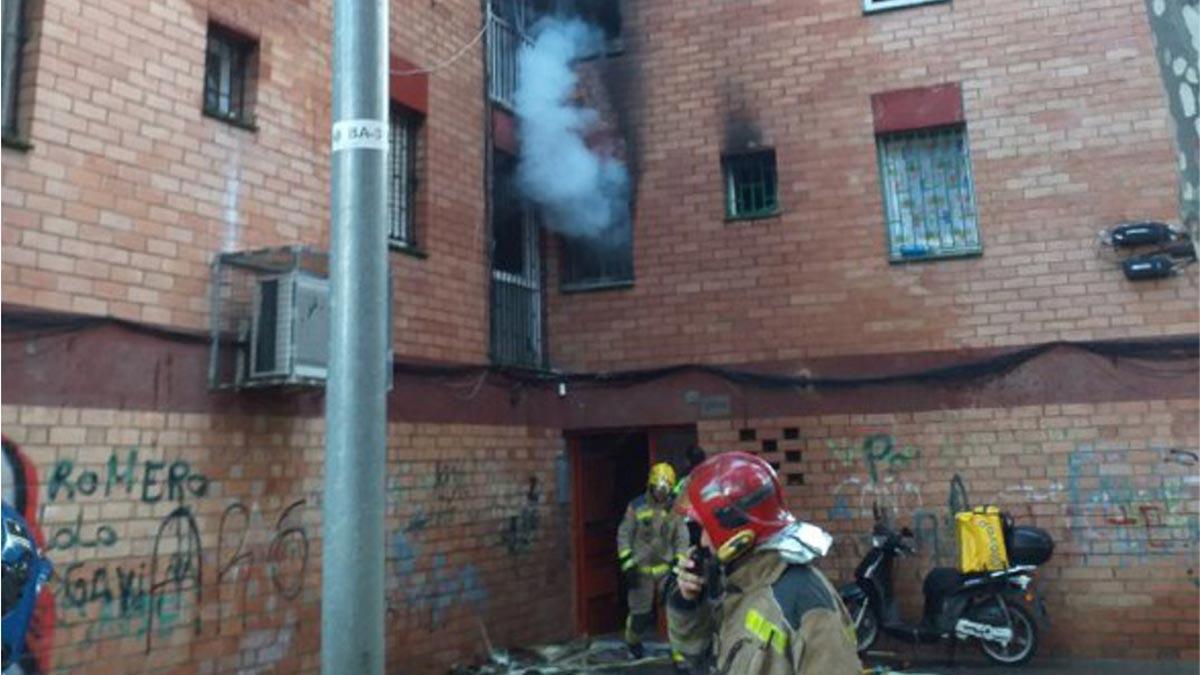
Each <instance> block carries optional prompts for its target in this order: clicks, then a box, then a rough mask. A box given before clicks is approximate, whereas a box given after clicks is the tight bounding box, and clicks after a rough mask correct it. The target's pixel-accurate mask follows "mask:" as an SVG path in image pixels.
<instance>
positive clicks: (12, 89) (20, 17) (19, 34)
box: [3, 0, 25, 139]
mask: <svg viewBox="0 0 1200 675" xmlns="http://www.w3.org/2000/svg"><path fill="white" fill-rule="evenodd" d="M24 46H25V3H24V2H22V0H4V70H3V72H4V83H3V84H4V94H3V96H4V120H3V131H4V137H5V138H6V139H7V138H10V137H16V136H18V135H19V129H18V128H17V99H18V92H19V91H20V88H21V52H22V51H23V50H24Z"/></svg>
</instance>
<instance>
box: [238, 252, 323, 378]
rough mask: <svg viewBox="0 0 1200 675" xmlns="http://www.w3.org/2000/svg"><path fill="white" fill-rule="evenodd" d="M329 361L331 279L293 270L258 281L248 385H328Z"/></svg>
mask: <svg viewBox="0 0 1200 675" xmlns="http://www.w3.org/2000/svg"><path fill="white" fill-rule="evenodd" d="M328 362H329V280H328V279H322V278H319V277H315V276H312V275H310V274H305V273H304V272H301V271H292V272H288V273H286V274H281V275H278V276H268V277H261V278H259V279H257V283H256V286H255V288H254V303H253V314H252V316H251V324H250V362H249V363H248V364H247V368H246V379H247V380H248V381H249V382H263V381H295V380H324V379H325V372H326V366H327V365H328Z"/></svg>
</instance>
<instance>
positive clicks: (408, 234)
mask: <svg viewBox="0 0 1200 675" xmlns="http://www.w3.org/2000/svg"><path fill="white" fill-rule="evenodd" d="M419 125H420V119H419V118H418V117H417V116H416V115H414V114H413V113H410V112H408V111H407V110H405V109H403V108H401V107H400V106H396V105H393V106H392V109H391V113H390V116H389V120H388V164H389V169H388V171H389V174H388V177H389V180H388V243H389V244H392V245H395V246H401V247H406V248H413V247H415V246H416V245H417V237H416V225H415V223H416V219H415V210H416V209H415V202H416V196H417V128H418V127H419Z"/></svg>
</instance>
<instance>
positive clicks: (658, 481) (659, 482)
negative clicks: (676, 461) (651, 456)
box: [646, 462, 675, 492]
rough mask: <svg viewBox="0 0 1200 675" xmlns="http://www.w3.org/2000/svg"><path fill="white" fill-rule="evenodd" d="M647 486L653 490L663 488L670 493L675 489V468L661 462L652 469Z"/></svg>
mask: <svg viewBox="0 0 1200 675" xmlns="http://www.w3.org/2000/svg"><path fill="white" fill-rule="evenodd" d="M646 486H647V487H649V488H650V489H651V490H653V489H654V488H656V487H660V486H661V487H663V488H665V489H666V490H667V492H670V491H672V490H674V489H675V468H674V467H672V466H671V465H670V464H667V463H666V462H659V463H658V464H655V465H654V466H652V467H650V480H648V481H646Z"/></svg>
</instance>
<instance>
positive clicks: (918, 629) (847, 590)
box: [839, 524, 1054, 666]
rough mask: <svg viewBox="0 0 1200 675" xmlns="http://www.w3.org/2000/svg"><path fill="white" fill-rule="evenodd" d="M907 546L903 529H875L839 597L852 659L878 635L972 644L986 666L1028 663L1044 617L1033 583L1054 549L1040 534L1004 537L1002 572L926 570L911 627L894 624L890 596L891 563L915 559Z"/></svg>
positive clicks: (1031, 530)
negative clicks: (852, 635)
mask: <svg viewBox="0 0 1200 675" xmlns="http://www.w3.org/2000/svg"><path fill="white" fill-rule="evenodd" d="M911 538H912V532H911V531H910V530H909V529H908V528H904V529H902V530H901V531H900V532H895V531H893V530H892V529H890V528H889V527H887V526H886V525H883V524H877V525H876V526H875V529H874V532H873V536H872V538H871V544H872V545H871V550H870V551H868V552H867V554H866V556H864V557H863V559H862V562H861V563H859V565H858V568H857V569H856V570H855V571H854V582H853V583H850V584H846V585H845V586H843V587H842V588H841V589H839V590H840V595H841V597H842V602H844V603H845V605H846V608H847V609H848V610H849V611H850V616H851V618H852V619H853V620H854V627H855V631H856V633H857V637H858V650H859V652H864V651H866V650H867V649H869V648H870V647H871V646H872V645H873V644H874V643H875V641H876V639H877V638H878V637H879V634H880V633H881V632H882V633H886V634H887V635H890V636H892V637H894V638H896V639H899V640H901V641H904V642H908V643H912V644H918V643H934V642H940V641H942V640H955V641H967V640H973V641H975V642H976V643H977V644H978V645H979V649H980V650H981V651H982V652H983V654H984V656H986V657H987V658H988V659H989V660H991V661H993V662H995V663H999V664H1004V665H1008V666H1013V665H1020V664H1023V663H1025V662H1027V661H1029V660H1030V659H1031V658H1033V655H1034V653H1036V652H1037V647H1038V630H1039V628H1038V625H1039V620H1042V621H1044V620H1045V616H1046V614H1045V606H1044V604H1043V603H1042V601H1041V599H1040V598H1039V597H1038V595H1037V590H1036V588H1035V586H1034V584H1033V578H1034V573H1035V572H1036V571H1037V566H1038V565H1040V564H1042V563H1044V562H1046V561H1047V560H1049V559H1050V555H1051V553H1052V551H1053V549H1054V541H1053V540H1052V539H1051V538H1050V536H1049V535H1048V534H1046V533H1045V531H1043V530H1040V529H1038V528H1036V527H1016V528H1012V531H1011V532H1010V533H1009V534H1008V536H1007V537H1006V539H1007V540H1008V541H1007V544H1008V552H1009V566H1008V567H1007V568H1005V569H1002V570H997V571H992V572H979V573H972V574H963V573H961V572H960V571H959V570H958V569H956V568H952V567H937V568H934V569H932V570H930V572H929V573H928V574H927V575H925V581H924V584H923V591H924V595H925V607H924V612H923V614H922V616H921V620H920V621H919V622H918V623H915V624H914V623H906V622H904V621H903V620H901V619H900V617H899V612H898V610H897V608H896V598H895V595H894V594H893V588H892V568H893V563H894V561H895V560H896V558H897V557H899V556H903V555H913V554H915V552H916V551H915V549H914V548H913V546H911V545H910V544H909V543H908V542H907V541H906V540H910V539H911ZM1035 617H1036V618H1035Z"/></svg>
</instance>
